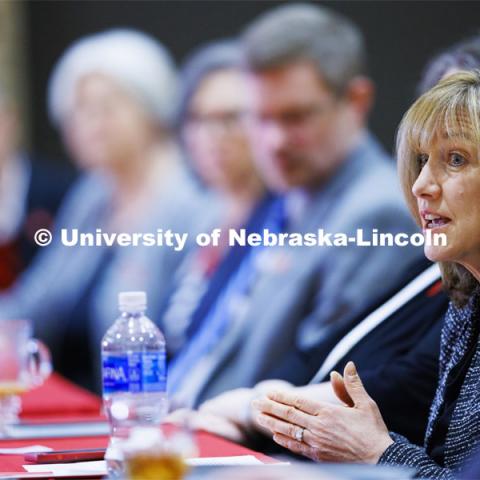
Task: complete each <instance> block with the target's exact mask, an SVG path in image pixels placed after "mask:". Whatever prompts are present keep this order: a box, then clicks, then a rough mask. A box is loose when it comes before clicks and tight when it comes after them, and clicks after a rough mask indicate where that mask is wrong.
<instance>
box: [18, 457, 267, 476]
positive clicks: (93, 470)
mask: <svg viewBox="0 0 480 480" xmlns="http://www.w3.org/2000/svg"><path fill="white" fill-rule="evenodd" d="M187 463H188V464H189V465H191V466H192V467H196V466H202V467H203V466H214V465H216V466H233V465H264V464H263V463H262V462H261V461H260V460H258V459H257V458H255V457H254V456H253V455H241V456H236V457H204V458H189V459H188V460H187ZM23 468H24V469H25V470H26V471H27V472H38V473H40V472H51V473H52V474H53V476H65V475H73V474H77V475H80V474H82V475H83V474H92V475H98V476H100V475H106V474H107V466H106V464H105V461H104V460H98V461H93V462H76V463H50V464H48V465H24V466H23Z"/></svg>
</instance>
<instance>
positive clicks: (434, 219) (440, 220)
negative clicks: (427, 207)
mask: <svg viewBox="0 0 480 480" xmlns="http://www.w3.org/2000/svg"><path fill="white" fill-rule="evenodd" d="M422 216H423V219H424V220H425V228H427V229H433V228H439V227H443V226H444V225H446V224H447V223H450V219H449V218H447V217H442V216H440V215H435V214H433V213H424V214H423V215H422Z"/></svg>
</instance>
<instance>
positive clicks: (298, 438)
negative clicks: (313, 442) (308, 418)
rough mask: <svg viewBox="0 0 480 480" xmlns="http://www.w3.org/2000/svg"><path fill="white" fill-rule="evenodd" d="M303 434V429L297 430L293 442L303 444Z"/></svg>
mask: <svg viewBox="0 0 480 480" xmlns="http://www.w3.org/2000/svg"><path fill="white" fill-rule="evenodd" d="M304 433H305V429H304V428H301V427H300V428H298V429H297V430H296V431H295V440H296V441H297V442H300V443H302V442H303V434H304Z"/></svg>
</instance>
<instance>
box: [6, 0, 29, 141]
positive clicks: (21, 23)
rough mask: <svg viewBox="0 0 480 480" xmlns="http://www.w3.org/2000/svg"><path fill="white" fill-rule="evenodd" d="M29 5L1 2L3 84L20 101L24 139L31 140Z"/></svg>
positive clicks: (18, 103) (10, 0) (7, 0)
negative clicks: (27, 11) (27, 33)
mask: <svg viewBox="0 0 480 480" xmlns="http://www.w3.org/2000/svg"><path fill="white" fill-rule="evenodd" d="M26 26H27V21H26V4H25V3H23V2H19V1H14V0H2V1H0V85H1V86H2V88H3V89H5V92H6V93H7V92H8V95H10V96H11V97H12V98H14V99H16V100H17V108H18V110H19V113H20V116H21V117H22V118H24V119H26V120H27V121H26V122H24V128H23V131H24V134H25V139H26V141H27V139H28V138H29V132H28V130H29V127H30V125H31V122H30V121H29V120H31V116H30V113H31V112H30V95H29V91H30V87H31V86H30V82H29V79H28V71H27V68H28V63H29V62H30V59H29V58H27V56H28V53H29V52H30V45H28V44H27V43H26V42H27V37H26V31H25V30H26Z"/></svg>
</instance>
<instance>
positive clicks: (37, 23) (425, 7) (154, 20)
mask: <svg viewBox="0 0 480 480" xmlns="http://www.w3.org/2000/svg"><path fill="white" fill-rule="evenodd" d="M279 3H286V2H275V1H118V0H111V1H82V0H81V1H41V0H35V1H27V2H23V3H21V2H5V1H0V22H1V24H0V28H1V30H2V31H1V35H2V38H3V36H4V34H5V32H6V31H8V30H9V29H10V27H11V24H10V22H13V23H15V22H18V21H20V20H21V22H24V24H23V26H18V23H16V25H17V27H18V30H19V31H21V30H22V28H25V31H26V33H27V41H26V43H25V45H24V46H25V48H23V43H21V44H20V45H18V44H17V42H16V41H13V42H12V43H10V47H8V48H10V49H11V51H10V56H11V57H12V59H13V61H16V60H21V59H25V61H26V67H28V74H27V70H26V69H22V68H19V67H18V65H17V66H16V67H15V68H19V70H18V71H19V72H20V73H21V76H20V82H19V85H20V84H22V83H25V84H26V87H27V89H26V92H28V93H29V95H30V99H31V102H30V103H29V105H30V109H29V112H30V116H29V117H28V118H27V125H28V126H29V128H30V132H31V134H30V139H31V144H32V146H33V148H34V150H35V151H37V152H40V153H43V154H46V155H47V156H50V157H53V158H61V157H62V156H64V154H63V152H62V150H61V146H60V142H59V139H58V137H57V134H56V133H55V132H54V131H53V129H52V128H51V127H50V125H49V123H48V120H47V117H46V109H45V91H46V84H47V79H48V75H49V72H50V70H51V68H52V66H53V64H54V62H55V61H56V59H57V58H58V57H59V55H60V54H61V52H62V51H63V50H64V48H65V47H66V46H67V45H68V44H69V43H70V42H71V41H73V40H75V39H76V38H78V37H80V36H82V35H84V34H87V33H92V32H96V31H98V30H102V29H105V28H110V27H115V26H127V27H135V28H139V29H142V30H145V31H146V32H149V33H151V34H153V35H155V36H157V37H158V38H159V39H160V40H161V41H162V42H164V43H165V44H166V45H167V46H168V47H169V48H170V49H171V51H172V53H173V54H174V56H175V58H176V59H177V61H179V62H180V61H182V59H184V58H185V55H186V54H187V53H188V52H189V51H190V50H191V49H192V48H194V47H195V46H197V45H199V44H201V43H203V42H205V41H207V40H210V39H214V38H217V37H224V36H230V35H235V34H236V33H238V32H239V31H240V30H241V29H242V27H243V26H244V25H245V24H246V23H247V22H249V21H250V20H251V19H253V18H254V17H255V16H256V15H257V14H259V13H260V12H262V11H264V10H266V9H268V8H271V7H273V6H275V5H277V4H279ZM318 3H323V4H325V5H328V6H330V7H332V8H333V9H335V10H337V11H339V12H342V13H344V14H346V15H348V16H349V17H351V18H352V19H353V20H354V21H355V22H357V24H358V25H359V26H360V27H361V28H362V29H363V31H364V33H365V36H366V39H367V46H368V50H369V53H370V56H369V64H370V72H371V75H372V77H373V78H374V80H376V82H377V88H378V91H377V103H376V107H375V110H374V112H373V115H372V121H371V125H372V129H373V131H374V132H375V133H376V134H377V135H378V136H379V137H380V139H381V140H382V142H383V144H384V145H385V146H386V147H387V148H388V149H389V150H391V149H392V145H393V139H394V133H395V128H396V126H397V124H398V122H399V120H400V118H401V115H402V114H403V112H404V111H405V109H406V108H407V106H408V105H409V103H410V102H411V100H412V98H413V97H414V94H415V84H416V82H417V80H418V78H419V74H420V72H421V69H422V67H423V66H424V64H425V62H426V61H427V60H428V59H429V58H430V57H431V56H432V55H433V54H435V53H436V52H438V51H439V50H441V49H442V48H444V47H446V46H448V45H450V44H451V43H452V42H455V41H457V40H460V39H462V38H464V37H466V36H468V35H470V34H474V33H477V32H479V31H480V3H479V2H460V1H442V2H437V1H417V2H414V1H411V2H410V1H342V2H318ZM20 10H21V13H19V11H20ZM7 19H11V20H7ZM2 48H3V45H2ZM0 55H1V65H2V69H3V67H4V65H5V63H4V56H8V55H5V54H4V53H3V51H2V53H0ZM5 62H7V64H8V62H9V61H8V60H5ZM26 92H23V93H22V96H23V99H24V103H28V100H27V101H25V99H26V98H28V97H25V93H26Z"/></svg>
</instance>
